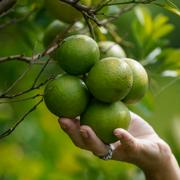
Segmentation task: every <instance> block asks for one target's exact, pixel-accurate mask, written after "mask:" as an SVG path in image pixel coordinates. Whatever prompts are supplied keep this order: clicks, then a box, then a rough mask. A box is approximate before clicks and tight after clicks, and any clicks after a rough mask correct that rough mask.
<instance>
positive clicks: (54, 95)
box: [44, 74, 89, 118]
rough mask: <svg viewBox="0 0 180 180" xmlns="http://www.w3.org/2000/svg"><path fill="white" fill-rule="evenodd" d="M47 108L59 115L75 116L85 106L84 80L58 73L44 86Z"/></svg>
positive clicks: (87, 96) (87, 97)
mask: <svg viewBox="0 0 180 180" xmlns="http://www.w3.org/2000/svg"><path fill="white" fill-rule="evenodd" d="M44 100H45V103H46V106H47V108H48V109H49V110H50V111H51V112H52V113H53V114H55V115H57V116H59V117H67V118H75V117H77V116H79V115H80V114H81V113H82V112H83V111H84V110H85V108H86V106H87V104H88V101H89V93H88V89H87V87H86V85H85V84H84V82H83V81H82V80H81V79H79V78H77V77H74V76H71V75H67V74H64V75H59V76H57V77H56V79H54V80H52V81H51V82H50V83H48V85H47V86H46V88H45V91H44Z"/></svg>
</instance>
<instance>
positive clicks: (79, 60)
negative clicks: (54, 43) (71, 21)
mask: <svg viewBox="0 0 180 180" xmlns="http://www.w3.org/2000/svg"><path fill="white" fill-rule="evenodd" d="M99 54H100V53H99V48H98V45H97V43H96V42H95V41H94V40H93V39H92V38H90V37H89V36H86V35H73V36H70V37H68V38H66V39H64V41H63V42H62V43H61V44H60V47H59V48H58V49H57V51H56V55H57V59H56V60H57V61H58V63H59V64H60V66H61V67H62V69H64V70H65V71H66V72H68V73H69V74H72V75H81V74H85V73H87V72H88V71H89V70H90V69H91V67H92V66H93V65H94V64H95V63H96V62H97V61H98V60H99V56H100V55H99Z"/></svg>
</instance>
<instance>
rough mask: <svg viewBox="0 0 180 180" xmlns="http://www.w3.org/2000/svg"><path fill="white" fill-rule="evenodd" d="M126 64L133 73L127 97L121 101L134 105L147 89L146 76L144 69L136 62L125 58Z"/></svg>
mask: <svg viewBox="0 0 180 180" xmlns="http://www.w3.org/2000/svg"><path fill="white" fill-rule="evenodd" d="M124 60H125V61H126V63H128V65H129V66H130V67H131V70H132V72H133V85H132V88H131V90H130V91H129V93H128V95H127V96H126V97H125V99H123V101H124V102H125V103H129V104H130V103H135V102H137V101H139V100H140V99H141V98H142V97H143V96H144V95H145V93H146V91H147V89H148V75H147V73H146V70H145V69H144V67H143V66H142V65H141V64H140V63H139V62H137V61H136V60H133V59H129V58H125V59H124Z"/></svg>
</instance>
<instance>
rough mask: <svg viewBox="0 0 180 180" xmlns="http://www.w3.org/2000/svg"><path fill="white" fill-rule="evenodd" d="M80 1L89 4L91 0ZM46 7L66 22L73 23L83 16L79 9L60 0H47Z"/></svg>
mask: <svg viewBox="0 0 180 180" xmlns="http://www.w3.org/2000/svg"><path fill="white" fill-rule="evenodd" d="M80 3H82V4H84V5H87V6H88V5H90V4H91V0H81V1H80ZM45 7H46V8H47V10H49V12H50V13H51V14H52V15H53V16H54V17H55V18H58V19H59V20H61V21H63V22H66V23H72V22H74V21H76V20H78V19H80V18H81V17H82V15H81V13H80V12H79V11H78V10H76V9H75V8H73V7H72V6H70V5H68V4H67V3H64V2H61V1H59V0H45Z"/></svg>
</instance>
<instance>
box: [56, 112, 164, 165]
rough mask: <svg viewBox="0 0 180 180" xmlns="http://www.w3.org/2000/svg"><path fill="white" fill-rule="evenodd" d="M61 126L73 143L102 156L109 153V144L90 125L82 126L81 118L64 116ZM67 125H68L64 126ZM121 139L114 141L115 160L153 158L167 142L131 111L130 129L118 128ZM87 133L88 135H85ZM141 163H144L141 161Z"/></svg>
mask: <svg viewBox="0 0 180 180" xmlns="http://www.w3.org/2000/svg"><path fill="white" fill-rule="evenodd" d="M59 122H60V125H61V127H62V128H63V129H64V131H65V132H66V133H67V134H68V135H69V136H70V138H71V139H72V141H73V143H74V144H75V145H76V146H78V147H80V148H82V149H86V150H89V151H92V152H93V153H94V154H95V155H98V156H102V155H104V154H106V153H107V146H106V145H105V144H104V143H103V142H102V141H101V140H100V139H99V138H98V137H97V136H96V134H95V132H94V131H93V130H92V129H91V128H90V127H89V126H80V123H79V120H76V119H74V120H72V119H67V118H62V119H61V120H60V121H59ZM64 126H66V127H64ZM117 130H118V131H119V132H118V133H117V134H116V136H117V137H118V139H119V141H117V142H115V143H113V144H112V145H113V146H114V152H113V157H112V158H113V159H114V160H122V161H128V162H132V163H135V164H139V160H140V161H141V160H142V161H143V160H144V159H146V160H147V159H149V162H150V161H151V159H152V160H153V159H154V158H156V157H157V156H158V154H159V152H160V151H161V150H160V147H161V145H162V144H165V143H164V141H162V140H161V139H160V138H159V137H158V135H157V134H156V133H155V131H154V130H153V128H152V127H151V126H150V125H149V124H148V123H147V122H145V121H144V120H143V119H142V118H141V117H139V116H138V115H136V114H134V113H131V121H130V125H129V128H128V131H126V130H123V129H117ZM85 135H86V136H85ZM141 164H143V163H142V162H141Z"/></svg>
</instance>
